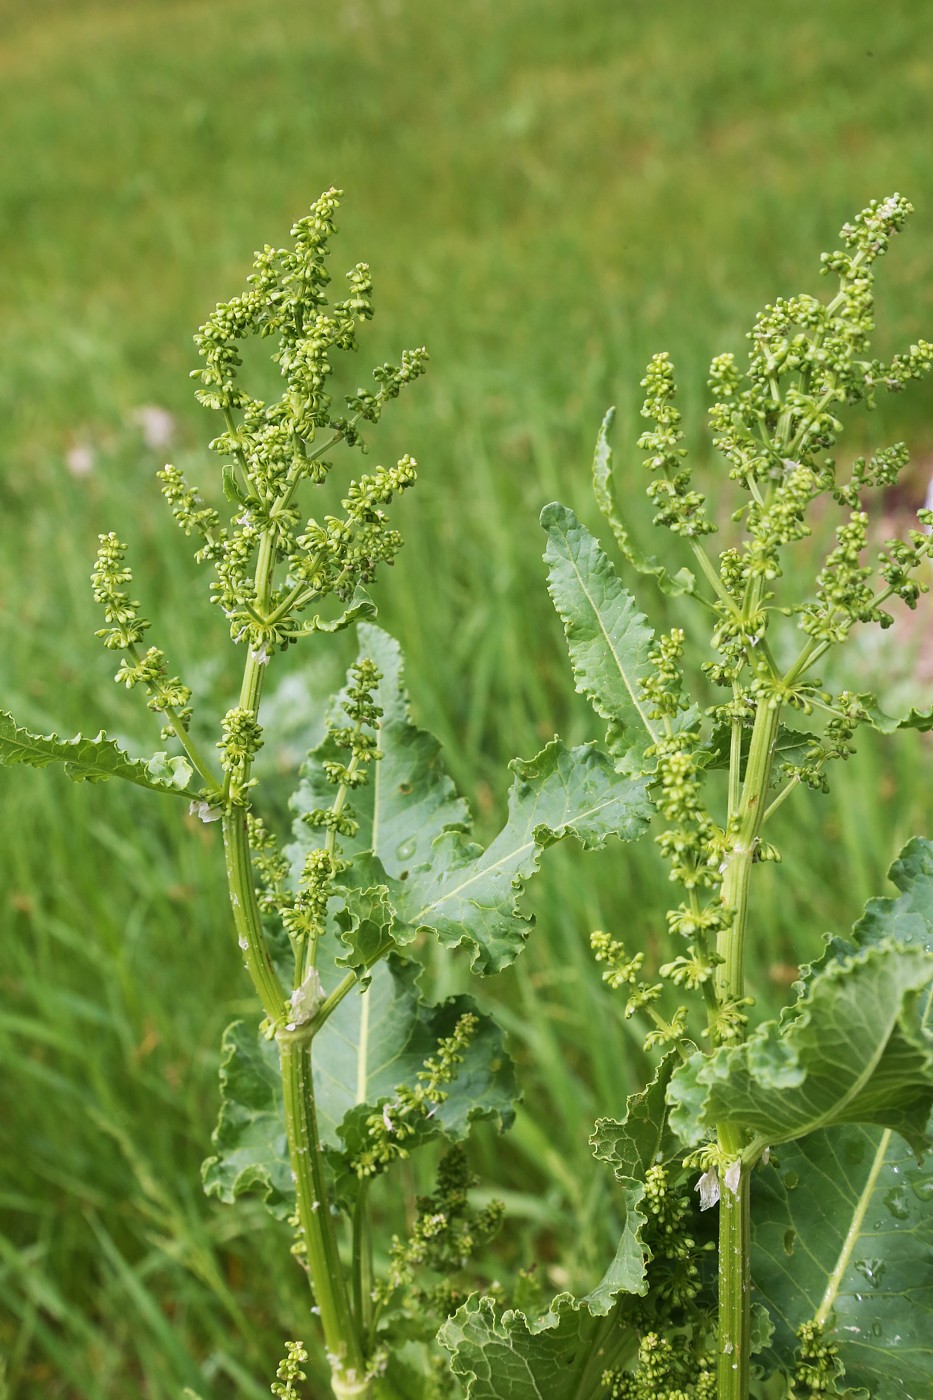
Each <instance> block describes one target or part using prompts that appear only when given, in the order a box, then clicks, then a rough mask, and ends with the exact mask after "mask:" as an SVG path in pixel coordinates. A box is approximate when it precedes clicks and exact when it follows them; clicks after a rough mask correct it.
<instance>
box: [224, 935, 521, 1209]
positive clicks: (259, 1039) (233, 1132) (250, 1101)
mask: <svg viewBox="0 0 933 1400" xmlns="http://www.w3.org/2000/svg"><path fill="white" fill-rule="evenodd" d="M418 971H419V969H418V968H417V967H416V966H415V965H413V964H409V963H402V961H401V960H400V959H397V958H393V959H391V960H390V961H389V962H381V963H379V964H378V965H377V966H376V968H375V969H374V971H373V975H372V981H371V984H370V986H369V988H368V989H367V990H366V991H364V992H362V993H359V994H357V993H354V994H352V995H350V996H348V997H346V998H345V999H344V1001H342V1002H341V1003H340V1005H339V1007H338V1008H337V1010H336V1011H335V1012H334V1014H333V1016H332V1017H331V1019H330V1020H329V1021H328V1022H327V1024H326V1026H325V1027H324V1028H323V1030H322V1031H321V1032H320V1033H319V1034H318V1036H317V1037H316V1038H315V1041H314V1045H313V1050H312V1069H313V1074H314V1088H315V1097H316V1102H317V1117H318V1128H319V1131H320V1136H321V1141H322V1143H323V1144H324V1145H325V1146H327V1147H328V1148H330V1149H333V1151H334V1155H335V1156H336V1157H339V1156H340V1155H341V1154H342V1153H343V1150H344V1140H343V1139H344V1135H345V1134H350V1133H351V1127H350V1125H351V1124H352V1125H353V1126H352V1132H353V1133H355V1134H356V1135H357V1136H358V1133H359V1126H360V1120H361V1119H362V1118H364V1117H365V1116H366V1114H367V1113H369V1112H371V1111H373V1110H374V1109H376V1110H378V1109H379V1108H381V1107H382V1106H383V1105H385V1104H387V1103H391V1101H392V1099H393V1096H394V1093H395V1090H396V1088H397V1087H398V1086H399V1085H400V1084H405V1083H408V1084H411V1083H413V1082H414V1081H415V1078H416V1076H417V1074H418V1071H419V1070H420V1069H422V1067H423V1065H424V1062H425V1060H426V1059H427V1058H428V1056H431V1055H434V1054H435V1053H436V1051H437V1045H438V1041H439V1040H441V1039H442V1038H443V1037H445V1036H448V1035H450V1034H451V1032H452V1031H453V1029H454V1027H455V1025H456V1024H457V1021H458V1020H459V1019H460V1017H461V1016H462V1015H463V1014H464V1013H465V1012H471V1013H472V1014H474V1015H475V1016H477V1017H478V1020H479V1026H478V1029H477V1031H476V1034H475V1036H474V1038H473V1040H472V1041H471V1042H470V1045H469V1047H468V1048H467V1050H466V1053H465V1056H464V1060H463V1063H462V1064H461V1065H460V1066H459V1068H458V1071H457V1074H456V1077H455V1078H454V1079H453V1080H452V1081H451V1083H450V1084H448V1085H447V1086H446V1091H447V1095H448V1097H447V1099H446V1100H445V1102H444V1103H443V1104H440V1105H438V1107H437V1109H436V1110H435V1112H434V1113H433V1114H432V1116H431V1118H430V1119H429V1120H427V1121H426V1124H425V1127H424V1130H423V1131H421V1133H420V1136H419V1139H418V1140H419V1141H421V1140H426V1139H427V1138H428V1137H430V1136H435V1137H436V1136H438V1135H443V1136H444V1137H447V1138H449V1139H453V1140H458V1139H462V1138H464V1137H466V1136H467V1134H468V1132H469V1128H470V1124H471V1123H472V1122H473V1121H474V1120H475V1119H480V1118H482V1119H489V1120H492V1121H493V1122H495V1123H496V1124H497V1126H499V1127H501V1128H503V1129H504V1128H507V1127H508V1126H509V1125H510V1124H511V1121H512V1118H513V1116H514V1102H515V1099H516V1096H517V1091H516V1086H515V1071H514V1066H513V1065H512V1061H511V1060H510V1058H509V1056H508V1054H507V1053H506V1050H505V1047H504V1043H503V1037H502V1033H501V1031H500V1030H499V1029H498V1027H497V1026H496V1025H495V1023H494V1022H493V1021H492V1020H491V1019H490V1018H489V1017H488V1016H484V1015H483V1014H482V1013H480V1012H479V1011H478V1010H477V1008H476V1005H475V1003H474V1002H473V1001H472V1000H471V999H470V998H469V997H453V998H451V999H450V1000H448V1001H445V1002H442V1003H440V1004H439V1005H436V1006H429V1005H426V1004H425V1003H424V1002H422V1001H420V1000H419V998H418V993H417V989H416V986H415V982H416V978H417V976H418ZM323 980H324V983H325V986H327V987H328V988H329V987H330V986H331V985H333V983H334V981H335V980H337V970H334V969H331V970H330V971H329V972H328V973H326V975H325V977H324V979H323ZM223 1052H224V1053H223V1061H222V1064H221V1071H220V1084H221V1110H220V1117H219V1120H218V1123H217V1127H216V1128H215V1130H214V1134H213V1136H212V1139H211V1141H212V1143H213V1146H214V1149H215V1155H214V1156H212V1157H211V1158H209V1159H208V1160H207V1161H206V1162H205V1163H204V1166H203V1168H202V1178H203V1181H204V1189H205V1191H207V1193H208V1194H209V1195H217V1196H219V1197H220V1198H221V1200H225V1201H232V1200H234V1199H235V1198H236V1197H237V1196H239V1195H242V1194H244V1193H245V1192H257V1193H258V1194H259V1195H261V1196H262V1197H263V1199H264V1200H265V1202H266V1205H267V1206H268V1207H269V1209H270V1210H271V1211H272V1212H273V1214H275V1215H277V1216H279V1217H282V1216H285V1215H287V1214H288V1213H289V1212H290V1210H291V1209H292V1205H291V1201H292V1182H291V1169H290V1165H289V1161H288V1145H287V1141H286V1137H285V1119H284V1105H283V1100H282V1088H281V1080H280V1075H279V1053H278V1047H277V1045H276V1043H275V1041H274V1040H272V1041H270V1040H267V1039H266V1038H265V1037H264V1036H261V1035H259V1034H258V1033H257V1031H256V1030H255V1029H254V1028H252V1027H249V1026H247V1025H245V1024H244V1023H243V1022H236V1023H234V1025H232V1026H231V1027H230V1028H229V1029H228V1030H227V1032H226V1034H225V1036H224V1041H223ZM361 1106H362V1107H361Z"/></svg>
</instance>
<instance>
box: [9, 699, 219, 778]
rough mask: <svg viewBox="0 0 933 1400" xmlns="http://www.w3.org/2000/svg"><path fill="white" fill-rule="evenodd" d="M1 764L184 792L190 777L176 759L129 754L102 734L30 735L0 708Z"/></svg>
mask: <svg viewBox="0 0 933 1400" xmlns="http://www.w3.org/2000/svg"><path fill="white" fill-rule="evenodd" d="M0 763H2V764H5V765H6V766H7V767H11V766H12V765H13V764H16V763H25V764H28V765H29V767H31V768H47V767H48V765H49V764H50V763H60V764H62V765H63V767H64V770H65V773H66V775H67V776H68V777H69V778H72V779H73V780H74V781H75V782H77V783H81V782H89V783H99V782H103V781H105V780H106V779H107V778H123V779H124V780H125V781H126V782H129V783H136V784H137V786H139V787H145V788H154V789H155V791H156V792H174V793H178V794H184V793H185V790H186V789H187V787H188V783H189V781H190V779H191V765H190V764H189V763H188V761H187V759H185V758H181V757H174V758H170V757H169V756H168V755H167V754H164V753H157V754H154V755H153V757H152V758H150V759H142V758H131V757H130V756H129V754H128V753H125V752H124V751H123V749H121V748H120V746H119V744H116V743H114V741H113V740H112V739H108V738H107V736H106V735H105V734H104V733H103V732H101V733H100V734H98V736H97V738H96V739H90V738H87V737H86V736H85V735H83V734H76V735H75V737H74V738H73V739H59V738H58V736H57V735H56V734H44V735H43V734H32V733H31V732H30V731H29V730H28V729H23V728H21V727H20V726H19V725H18V724H17V723H16V721H15V720H14V719H13V716H12V715H11V714H8V713H7V712H6V711H5V710H2V711H0Z"/></svg>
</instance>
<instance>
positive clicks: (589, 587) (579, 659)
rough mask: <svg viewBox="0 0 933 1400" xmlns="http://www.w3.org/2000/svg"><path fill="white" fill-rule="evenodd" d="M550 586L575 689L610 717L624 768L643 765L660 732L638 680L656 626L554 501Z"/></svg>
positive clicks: (548, 511)
mask: <svg viewBox="0 0 933 1400" xmlns="http://www.w3.org/2000/svg"><path fill="white" fill-rule="evenodd" d="M541 524H542V525H543V526H544V528H545V530H546V531H547V535H548V542H547V548H546V549H545V552H544V558H545V562H546V563H547V564H548V591H549V593H550V595H551V598H552V600H553V602H554V606H555V608H556V609H557V612H558V614H559V616H560V619H561V621H562V622H563V624H564V632H565V634H566V637H567V649H568V651H569V653H570V662H571V666H572V667H573V673H574V677H575V681H576V688H577V690H578V691H579V692H580V694H581V695H585V696H586V697H587V699H588V700H589V701H590V704H591V705H592V706H593V709H594V710H595V711H596V713H597V714H598V715H600V716H601V717H602V718H603V719H606V720H609V722H610V733H611V736H612V737H611V743H612V748H613V752H614V754H615V755H616V757H617V759H618V761H619V764H620V767H624V768H625V769H626V771H628V772H635V771H640V769H641V766H642V765H641V757H642V754H643V753H644V751H645V749H646V748H647V747H648V746H649V745H651V744H653V743H654V742H655V741H656V739H657V736H658V734H659V732H660V726H659V724H658V722H657V721H655V720H652V719H651V718H650V717H649V715H648V710H649V708H650V706H649V705H648V704H647V703H646V701H645V700H644V698H643V697H642V694H641V690H640V687H639V684H638V681H639V678H640V677H641V676H644V675H647V673H648V671H649V669H650V668H649V664H648V650H649V647H650V645H651V640H652V637H653V635H654V634H653V632H652V630H651V628H650V627H649V625H648V623H647V621H646V619H645V617H644V616H643V615H642V613H640V612H639V611H638V608H637V606H636V604H635V599H634V598H633V597H632V595H631V593H629V592H628V590H627V589H625V588H623V587H622V584H621V583H620V582H619V579H618V577H617V576H616V572H615V569H614V568H613V567H612V564H611V563H610V562H609V560H608V559H607V557H606V555H605V554H604V553H603V551H602V550H601V549H600V547H599V544H598V542H597V541H596V540H595V539H594V538H593V536H592V535H591V534H590V532H589V531H588V530H587V529H586V527H585V526H583V525H581V524H580V522H579V520H578V519H577V517H576V516H575V515H574V513H573V511H571V510H568V509H567V508H566V507H565V506H562V505H559V504H558V503H557V502H556V501H555V502H552V503H551V505H548V506H545V507H544V510H543V511H542V512H541Z"/></svg>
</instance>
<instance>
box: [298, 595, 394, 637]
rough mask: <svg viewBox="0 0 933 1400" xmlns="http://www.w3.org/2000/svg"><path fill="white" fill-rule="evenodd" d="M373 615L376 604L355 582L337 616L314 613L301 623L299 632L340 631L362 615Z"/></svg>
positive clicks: (362, 616) (358, 619) (357, 620)
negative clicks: (344, 605) (351, 595)
mask: <svg viewBox="0 0 933 1400" xmlns="http://www.w3.org/2000/svg"><path fill="white" fill-rule="evenodd" d="M375 616H376V604H375V603H374V602H373V600H372V598H370V596H369V594H368V593H367V592H366V589H365V588H362V587H361V586H360V585H359V584H357V586H356V588H355V589H354V590H353V597H352V598H351V599H350V601H349V603H348V604H347V606H346V607H345V608H344V610H343V612H342V613H341V614H340V616H339V617H333V618H324V617H320V616H318V615H317V614H315V615H314V617H311V618H308V620H307V621H306V622H303V623H302V625H301V633H302V635H304V634H307V633H309V632H342V631H343V630H344V629H345V628H347V627H352V625H353V623H354V622H359V621H360V620H361V619H362V618H364V617H375Z"/></svg>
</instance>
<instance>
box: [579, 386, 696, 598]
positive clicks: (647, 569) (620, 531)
mask: <svg viewBox="0 0 933 1400" xmlns="http://www.w3.org/2000/svg"><path fill="white" fill-rule="evenodd" d="M615 416H616V411H615V409H614V408H610V409H608V410H607V412H606V416H605V417H604V418H603V421H602V424H601V426H600V429H599V436H598V437H597V439H596V451H595V452H594V454H593V494H594V495H595V497H596V504H597V505H598V506H599V508H600V510H601V511H602V513H603V515H604V516H605V517H606V519H607V520H608V522H609V524H610V526H611V528H612V533H613V535H614V536H615V541H616V544H617V545H618V546H619V549H620V550H621V551H622V554H623V555H624V556H625V558H626V559H627V560H628V562H629V563H630V564H631V566H632V568H633V569H636V570H637V571H638V573H640V574H648V575H649V576H650V577H652V578H653V579H654V581H655V583H656V584H657V586H658V588H659V589H660V590H661V592H662V593H667V594H668V595H669V596H671V597H677V596H678V595H679V594H681V593H693V592H694V591H695V589H696V579H695V578H694V576H693V574H692V573H691V572H690V570H689V569H678V571H677V573H676V574H672V573H670V572H669V571H668V570H667V569H666V568H665V567H664V565H663V564H662V563H661V562H660V560H659V559H656V558H655V556H654V555H649V554H645V553H644V552H643V551H642V550H641V549H639V547H638V545H637V544H636V543H635V541H634V540H633V539H632V537H631V535H630V534H629V532H628V530H627V529H626V527H625V525H624V524H623V521H622V516H621V513H620V510H619V498H618V492H617V491H616V484H615V476H614V474H613V468H612V448H611V447H610V446H609V430H610V429H611V427H612V424H613V422H614V421H615Z"/></svg>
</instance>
